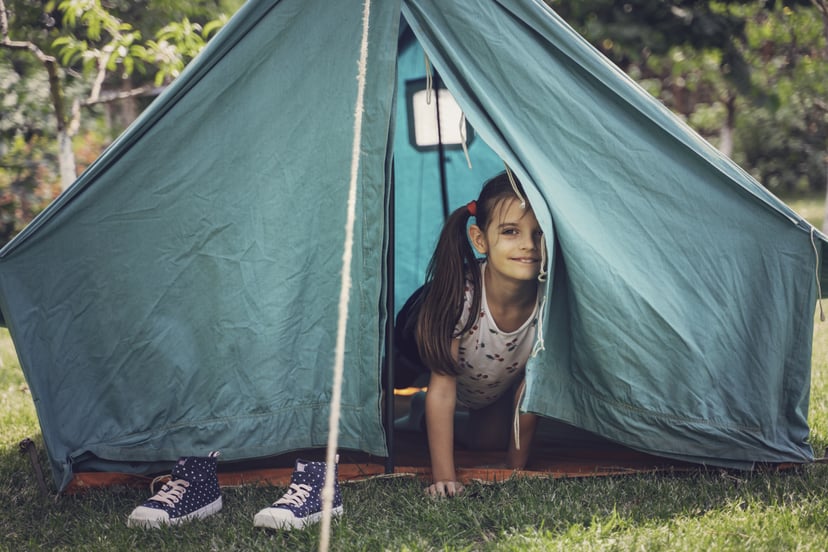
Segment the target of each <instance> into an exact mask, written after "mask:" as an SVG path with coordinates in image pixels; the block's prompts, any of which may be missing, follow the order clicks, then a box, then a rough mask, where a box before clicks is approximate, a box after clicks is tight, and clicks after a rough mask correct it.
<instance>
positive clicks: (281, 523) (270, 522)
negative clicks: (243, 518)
mask: <svg viewBox="0 0 828 552" xmlns="http://www.w3.org/2000/svg"><path fill="white" fill-rule="evenodd" d="M270 510H278V511H280V512H288V513H289V512H290V510H285V509H283V508H265V509H264V510H262V511H261V512H259V513H258V514H256V515H255V516H254V517H253V526H254V527H263V528H265V529H303V528H305V527H307V526H308V525H313V524H314V523H317V522H318V521H319V520H321V519H322V512H316V513H315V514H311V515H309V516H307V517H304V518H297V517H293V518H277V517H275V516H274V515H273V514H272V513H271V512H270ZM341 515H342V506H337V507H336V508H333V509H332V510H331V517H335V516H341Z"/></svg>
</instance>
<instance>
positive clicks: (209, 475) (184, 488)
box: [127, 452, 222, 527]
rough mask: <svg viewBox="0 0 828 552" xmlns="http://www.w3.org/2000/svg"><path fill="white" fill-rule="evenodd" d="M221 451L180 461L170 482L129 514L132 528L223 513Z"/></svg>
mask: <svg viewBox="0 0 828 552" xmlns="http://www.w3.org/2000/svg"><path fill="white" fill-rule="evenodd" d="M218 456H219V453H218V452H211V453H210V455H209V456H206V457H204V456H185V457H182V458H179V460H178V462H177V463H176V465H175V466H174V467H173V469H172V473H171V474H170V480H169V481H168V482H167V483H165V484H164V486H163V487H162V488H161V490H160V491H158V492H157V493H155V495H153V496H152V498H150V499H149V500H147V501H146V502H144V503H143V504H142V505H141V506H138V507H137V508H135V509H134V510H133V511H132V513H131V514H130V515H129V519H128V520H127V525H128V526H129V527H159V526H161V525H175V524H178V523H181V522H184V521H189V520H192V519H198V518H205V517H207V516H210V515H213V514H215V513H216V512H218V511H219V510H221V504H222V503H221V489H220V488H219V482H218V475H217V474H216V468H217V466H218Z"/></svg>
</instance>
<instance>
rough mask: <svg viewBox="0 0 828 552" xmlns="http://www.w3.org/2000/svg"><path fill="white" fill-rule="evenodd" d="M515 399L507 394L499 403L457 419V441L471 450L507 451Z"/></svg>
mask: <svg viewBox="0 0 828 552" xmlns="http://www.w3.org/2000/svg"><path fill="white" fill-rule="evenodd" d="M513 399H514V397H513V396H512V394H511V393H506V394H504V395H503V396H502V397H500V399H498V400H497V402H495V403H493V404H491V405H489V406H487V407H485V408H480V409H477V410H469V411H468V412H459V413H458V415H457V416H456V417H455V439H456V441H457V442H458V443H459V444H461V445H463V446H464V447H466V448H467V449H470V450H506V449H507V447H508V442H509V435H510V432H511V427H512V415H513V414H514V412H513V411H512V403H513V402H514V400H513Z"/></svg>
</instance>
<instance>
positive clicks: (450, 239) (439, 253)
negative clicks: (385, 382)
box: [416, 205, 481, 374]
mask: <svg viewBox="0 0 828 552" xmlns="http://www.w3.org/2000/svg"><path fill="white" fill-rule="evenodd" d="M470 216H471V214H470V213H469V209H468V208H467V207H466V206H465V205H464V206H463V207H460V208H459V209H457V210H456V211H454V212H453V213H451V215H449V218H448V219H447V220H446V224H445V225H444V226H443V230H442V232H440V238H439V239H438V240H437V247H436V249H435V250H434V255H433V256H432V257H431V261H429V263H428V268H427V269H426V283H427V285H428V287H427V289H426V292H425V297H424V298H423V303H422V307H421V309H420V315H419V317H418V319H417V330H416V331H417V333H416V335H417V347H418V349H419V352H420V358H421V359H422V360H423V362H424V363H425V365H426V366H427V367H428V368H429V369H430V370H431V371H433V372H437V373H438V374H443V373H444V374H456V371H457V367H456V363H455V361H454V359H453V358H452V356H451V340H452V339H453V338H455V337H457V335H459V334H455V331H454V329H455V327H456V326H457V321H458V320H460V317H461V316H462V314H463V304H464V301H465V290H466V279H467V278H470V279H471V284H472V286H473V289H474V291H475V293H474V300H473V301H472V311H471V312H478V311H479V310H480V293H479V289H480V280H481V278H480V271H479V270H477V269H476V267H475V264H476V263H477V256H476V255H475V253H474V249H473V248H472V246H471V244H470V243H469V239H468V235H467V233H466V227H467V225H468V221H469V217H470ZM475 320H476V317H474V316H469V320H468V321H467V322H466V327H464V328H463V329H462V331H461V332H460V334H462V333H464V332H466V331H468V330H469V329H470V328H471V326H472V324H473V323H474V322H475Z"/></svg>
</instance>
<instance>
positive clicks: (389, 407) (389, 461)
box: [384, 161, 396, 473]
mask: <svg viewBox="0 0 828 552" xmlns="http://www.w3.org/2000/svg"><path fill="white" fill-rule="evenodd" d="M394 201H395V200H394V162H393V161H391V177H390V178H389V179H388V205H389V209H388V224H387V226H386V228H387V229H388V251H387V253H386V258H385V271H386V286H385V305H386V312H387V313H388V314H387V316H386V319H385V370H384V371H385V444H386V446H387V447H388V456H387V457H386V459H385V473H394V418H395V412H394V222H395V218H394V209H395V207H396V206H395V205H394Z"/></svg>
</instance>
